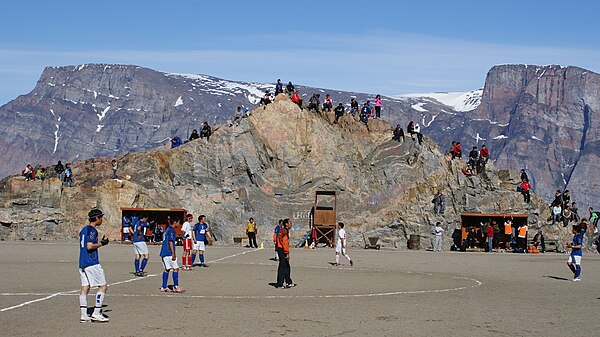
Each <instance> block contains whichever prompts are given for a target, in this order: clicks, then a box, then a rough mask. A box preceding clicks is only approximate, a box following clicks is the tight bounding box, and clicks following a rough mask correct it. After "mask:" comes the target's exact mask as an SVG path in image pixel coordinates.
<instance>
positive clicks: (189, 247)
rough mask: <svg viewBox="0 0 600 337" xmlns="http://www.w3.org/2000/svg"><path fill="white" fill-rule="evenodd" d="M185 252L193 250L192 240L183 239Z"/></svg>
mask: <svg viewBox="0 0 600 337" xmlns="http://www.w3.org/2000/svg"><path fill="white" fill-rule="evenodd" d="M183 250H192V239H183Z"/></svg>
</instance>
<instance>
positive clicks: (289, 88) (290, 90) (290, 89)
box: [285, 82, 296, 97]
mask: <svg viewBox="0 0 600 337" xmlns="http://www.w3.org/2000/svg"><path fill="white" fill-rule="evenodd" d="M295 92H296V88H294V85H293V84H292V82H288V84H287V85H286V86H285V93H286V94H287V95H288V96H290V97H292V95H293V94H294V93H295Z"/></svg>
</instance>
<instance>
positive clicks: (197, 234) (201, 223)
mask: <svg viewBox="0 0 600 337" xmlns="http://www.w3.org/2000/svg"><path fill="white" fill-rule="evenodd" d="M207 235H208V237H209V238H210V233H209V232H208V224H207V223H206V216H205V215H200V216H199V217H198V222H197V223H196V224H195V225H194V230H193V231H192V239H193V241H194V250H193V252H192V263H193V261H194V260H196V254H197V253H199V254H200V256H198V257H199V258H200V268H206V267H208V266H207V265H206V264H204V250H205V247H204V239H205V238H206V236H207Z"/></svg>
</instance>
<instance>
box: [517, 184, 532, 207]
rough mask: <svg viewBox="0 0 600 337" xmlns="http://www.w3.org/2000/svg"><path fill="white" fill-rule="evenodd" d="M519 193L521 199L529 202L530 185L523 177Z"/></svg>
mask: <svg viewBox="0 0 600 337" xmlns="http://www.w3.org/2000/svg"><path fill="white" fill-rule="evenodd" d="M520 186H521V194H523V201H524V202H526V203H529V202H530V201H531V195H530V194H529V191H530V190H531V185H530V184H529V182H528V181H527V180H525V179H523V180H522V181H521V185H520Z"/></svg>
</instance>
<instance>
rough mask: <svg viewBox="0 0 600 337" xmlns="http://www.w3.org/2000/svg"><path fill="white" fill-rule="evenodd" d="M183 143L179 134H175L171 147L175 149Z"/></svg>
mask: <svg viewBox="0 0 600 337" xmlns="http://www.w3.org/2000/svg"><path fill="white" fill-rule="evenodd" d="M180 145H181V138H179V137H178V136H177V134H174V135H173V139H171V148H172V149H174V148H176V147H179V146H180Z"/></svg>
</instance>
